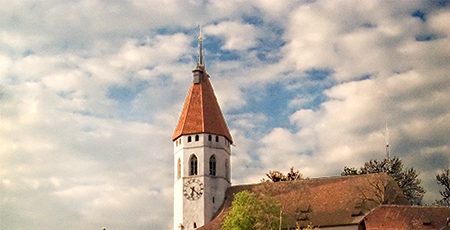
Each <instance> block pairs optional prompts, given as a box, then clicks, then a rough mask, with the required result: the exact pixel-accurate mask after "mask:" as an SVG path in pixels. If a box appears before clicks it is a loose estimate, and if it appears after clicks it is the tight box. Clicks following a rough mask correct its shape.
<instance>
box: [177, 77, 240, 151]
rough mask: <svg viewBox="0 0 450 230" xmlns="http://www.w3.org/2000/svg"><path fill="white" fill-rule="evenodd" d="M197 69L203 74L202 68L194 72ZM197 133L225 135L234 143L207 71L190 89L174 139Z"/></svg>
mask: <svg viewBox="0 0 450 230" xmlns="http://www.w3.org/2000/svg"><path fill="white" fill-rule="evenodd" d="M196 71H198V72H201V73H200V74H202V75H203V70H202V69H196V70H194V72H196ZM195 133H210V134H215V135H220V136H224V137H226V138H227V139H228V141H230V142H231V143H233V140H232V138H231V134H230V131H229V130H228V126H227V124H226V122H225V119H224V117H223V114H222V111H221V110H220V107H219V103H217V99H216V95H215V94H214V89H213V87H212V85H211V82H210V81H209V75H208V74H207V73H206V72H205V73H204V77H201V78H200V80H199V81H197V82H195V81H194V83H193V84H192V86H191V88H190V89H189V92H188V94H187V96H186V99H185V101H184V105H183V111H182V112H181V115H180V118H179V120H178V125H177V127H176V129H175V131H174V132H173V135H172V140H175V139H177V138H178V137H180V136H181V135H188V134H195Z"/></svg>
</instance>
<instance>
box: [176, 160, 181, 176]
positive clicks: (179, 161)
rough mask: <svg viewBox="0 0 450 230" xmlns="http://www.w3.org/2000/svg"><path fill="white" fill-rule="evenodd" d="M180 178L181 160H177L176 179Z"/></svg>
mask: <svg viewBox="0 0 450 230" xmlns="http://www.w3.org/2000/svg"><path fill="white" fill-rule="evenodd" d="M180 177H181V160H180V158H178V163H177V179H180Z"/></svg>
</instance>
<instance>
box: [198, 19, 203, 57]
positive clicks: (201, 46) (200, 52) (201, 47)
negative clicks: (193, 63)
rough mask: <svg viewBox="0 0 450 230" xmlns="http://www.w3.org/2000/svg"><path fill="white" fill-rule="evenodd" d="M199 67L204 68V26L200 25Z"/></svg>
mask: <svg viewBox="0 0 450 230" xmlns="http://www.w3.org/2000/svg"><path fill="white" fill-rule="evenodd" d="M197 64H198V65H200V66H204V63H203V34H202V26H201V25H198V63H197Z"/></svg>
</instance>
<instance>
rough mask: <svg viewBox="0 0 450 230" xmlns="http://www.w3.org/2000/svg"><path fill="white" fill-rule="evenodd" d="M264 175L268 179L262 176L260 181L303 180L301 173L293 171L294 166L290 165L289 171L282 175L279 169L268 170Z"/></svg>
mask: <svg viewBox="0 0 450 230" xmlns="http://www.w3.org/2000/svg"><path fill="white" fill-rule="evenodd" d="M266 176H267V177H268V178H269V180H267V179H265V178H263V179H262V181H272V182H279V181H294V180H303V179H304V178H303V175H302V174H301V173H300V172H299V171H298V170H297V171H294V167H291V169H290V170H289V172H288V173H287V174H286V175H284V174H283V173H282V172H280V171H269V172H268V173H266Z"/></svg>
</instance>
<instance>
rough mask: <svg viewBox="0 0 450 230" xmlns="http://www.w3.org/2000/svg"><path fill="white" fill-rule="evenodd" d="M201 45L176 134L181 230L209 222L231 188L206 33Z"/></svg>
mask: <svg viewBox="0 0 450 230" xmlns="http://www.w3.org/2000/svg"><path fill="white" fill-rule="evenodd" d="M198 43H199V57H198V62H197V66H196V67H195V69H194V70H192V75H193V81H192V85H191V87H190V89H189V91H188V94H187V96H186V99H185V101H184V105H183V110H182V112H181V115H180V118H179V121H178V124H177V127H176V129H175V131H174V133H173V135H172V141H173V146H174V154H175V156H174V166H175V167H174V169H175V171H174V229H176V230H180V229H183V230H191V229H196V228H198V227H201V226H203V225H205V224H206V223H208V222H210V221H211V220H212V218H213V217H214V214H216V212H217V211H218V210H219V208H220V206H221V205H222V203H223V201H224V199H225V191H226V190H227V188H228V187H229V186H230V184H231V179H230V176H231V162H230V156H231V148H230V145H231V144H232V142H233V140H232V138H231V134H230V131H229V130H228V127H227V124H226V122H225V119H224V117H223V115H222V111H221V109H220V107H219V104H218V103H217V99H216V96H215V94H214V90H213V87H212V85H211V82H210V80H209V78H210V76H209V75H208V73H207V72H206V70H205V65H204V63H203V38H202V34H201V31H200V34H199V37H198Z"/></svg>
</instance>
